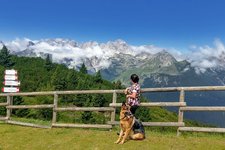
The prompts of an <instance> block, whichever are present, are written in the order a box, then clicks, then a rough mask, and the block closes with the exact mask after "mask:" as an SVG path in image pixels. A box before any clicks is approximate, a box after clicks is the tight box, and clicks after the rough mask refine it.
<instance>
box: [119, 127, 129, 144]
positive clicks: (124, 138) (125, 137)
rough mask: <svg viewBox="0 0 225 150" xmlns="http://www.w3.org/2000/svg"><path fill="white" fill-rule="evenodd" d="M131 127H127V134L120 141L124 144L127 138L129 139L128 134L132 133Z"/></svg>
mask: <svg viewBox="0 0 225 150" xmlns="http://www.w3.org/2000/svg"><path fill="white" fill-rule="evenodd" d="M130 131H131V128H129V129H127V130H126V131H125V135H124V136H123V140H122V141H121V142H120V144H123V143H124V142H125V140H126V139H127V137H128V135H129V134H130Z"/></svg>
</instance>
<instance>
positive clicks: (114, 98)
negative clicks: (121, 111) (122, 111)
mask: <svg viewBox="0 0 225 150" xmlns="http://www.w3.org/2000/svg"><path fill="white" fill-rule="evenodd" d="M116 99H117V93H116V91H114V92H113V99H112V103H113V104H114V103H116ZM115 118H116V107H114V111H112V112H111V122H113V121H115Z"/></svg>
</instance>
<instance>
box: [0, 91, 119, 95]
mask: <svg viewBox="0 0 225 150" xmlns="http://www.w3.org/2000/svg"><path fill="white" fill-rule="evenodd" d="M115 91H116V93H123V90H74V91H46V92H20V93H2V94H0V96H8V95H9V96H38V95H54V94H58V95H66V94H112V93H113V92H115Z"/></svg>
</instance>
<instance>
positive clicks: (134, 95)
mask: <svg viewBox="0 0 225 150" xmlns="http://www.w3.org/2000/svg"><path fill="white" fill-rule="evenodd" d="M130 79H131V82H132V86H131V87H128V88H126V90H125V94H127V95H126V98H127V104H128V105H130V106H131V107H130V111H131V113H132V114H133V115H135V112H136V110H137V108H138V106H139V105H140V90H141V88H140V85H139V83H138V81H139V77H138V75H136V74H132V75H131V76H130Z"/></svg>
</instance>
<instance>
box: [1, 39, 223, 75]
mask: <svg viewBox="0 0 225 150" xmlns="http://www.w3.org/2000/svg"><path fill="white" fill-rule="evenodd" d="M5 45H6V46H7V47H8V48H9V50H10V51H11V52H14V53H16V52H20V51H23V50H25V49H27V48H28V49H30V50H33V51H34V52H35V53H36V54H38V56H41V55H42V54H44V53H49V54H51V55H52V59H53V61H54V62H57V63H65V62H66V63H68V62H67V61H69V64H68V65H69V67H70V68H73V67H76V66H79V65H80V64H81V63H83V62H85V63H87V64H88V66H87V67H89V69H93V68H94V69H95V71H97V70H99V69H103V68H108V67H109V66H110V64H111V59H110V58H111V57H113V55H115V54H118V53H124V54H130V55H132V56H135V55H137V54H140V53H142V52H147V53H150V55H151V54H156V53H158V52H161V51H162V50H166V51H168V52H169V53H170V54H172V55H173V56H174V57H175V58H176V60H178V61H182V60H188V61H189V62H190V63H191V66H192V67H194V68H195V70H196V72H197V73H201V72H205V71H206V70H207V69H208V68H215V67H218V66H220V67H223V66H225V46H224V44H223V43H222V42H221V40H219V39H216V40H215V41H214V42H213V46H211V47H210V46H208V45H205V46H196V45H191V46H190V47H189V51H188V52H183V51H179V50H177V49H175V48H162V47H157V46H154V45H140V46H134V45H129V44H127V43H126V42H125V41H123V40H116V41H109V42H107V43H101V44H99V43H97V42H86V43H83V44H80V45H78V44H77V43H76V42H75V41H73V40H68V39H60V38H57V39H42V40H36V41H32V40H30V39H28V38H23V39H19V38H17V39H15V40H13V41H9V42H5ZM224 68H225V67H224Z"/></svg>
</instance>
